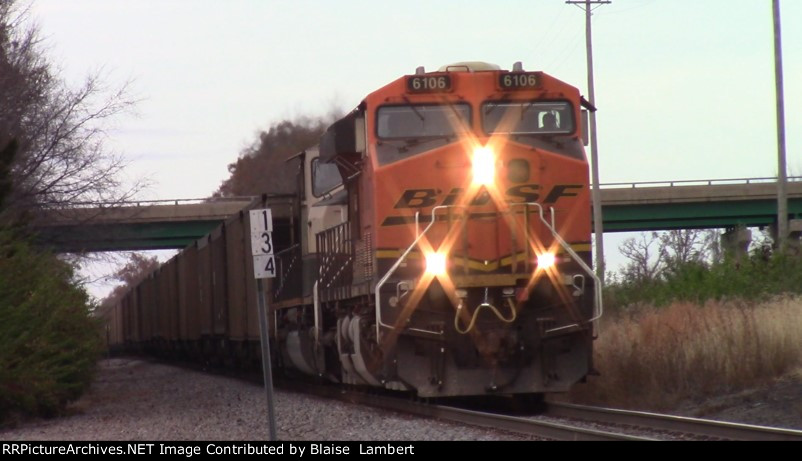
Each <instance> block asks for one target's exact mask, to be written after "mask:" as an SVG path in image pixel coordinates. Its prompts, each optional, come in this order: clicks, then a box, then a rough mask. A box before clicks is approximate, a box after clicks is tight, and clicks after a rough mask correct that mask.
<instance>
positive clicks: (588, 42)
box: [565, 0, 776, 288]
mask: <svg viewBox="0 0 802 461" xmlns="http://www.w3.org/2000/svg"><path fill="white" fill-rule="evenodd" d="M775 1H776V0H775ZM565 3H568V4H571V5H577V6H579V7H580V8H582V7H581V6H580V5H584V10H585V46H586V48H587V58H588V64H587V66H588V102H590V104H591V105H593V106H595V105H596V95H595V91H594V90H593V43H592V39H591V37H592V34H591V30H590V13H591V10H592V8H591V6H592V5H603V4H607V3H611V1H610V0H574V1H567V2H565ZM596 139H597V138H596V112H595V111H590V161H591V167H592V170H591V179H592V181H593V189H592V190H591V199H592V200H593V237H594V242H595V246H596V275H598V277H599V280H601V281H602V283H603V282H604V235H603V230H602V206H601V190H599V148H598V143H597V142H596ZM599 288H600V287H599Z"/></svg>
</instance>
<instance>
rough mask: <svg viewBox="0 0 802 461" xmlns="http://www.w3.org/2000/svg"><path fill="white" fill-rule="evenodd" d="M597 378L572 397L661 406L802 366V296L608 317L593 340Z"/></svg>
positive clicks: (683, 305) (681, 306) (675, 306)
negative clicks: (605, 323) (597, 337)
mask: <svg viewBox="0 0 802 461" xmlns="http://www.w3.org/2000/svg"><path fill="white" fill-rule="evenodd" d="M595 347H596V357H595V360H596V368H597V369H598V370H599V371H600V372H601V376H599V377H595V378H591V380H590V382H589V383H588V384H587V385H583V386H577V387H576V390H575V391H572V394H571V398H572V399H573V400H575V401H580V402H585V403H594V404H604V405H610V406H618V407H630V408H644V409H646V408H650V409H656V410H657V409H666V408H670V407H672V406H674V405H675V404H676V403H677V402H679V401H680V400H683V399H687V398H698V397H703V396H705V395H711V394H713V393H719V392H723V391H733V390H737V389H741V388H744V387H748V386H751V385H755V384H758V383H760V382H761V381H765V380H767V379H771V378H775V377H777V376H780V375H782V374H784V373H786V372H789V371H792V370H793V369H794V368H795V367H797V366H799V365H800V363H802V298H800V297H795V298H790V297H785V298H778V299H776V300H774V301H771V302H766V303H762V304H759V305H754V304H747V303H744V302H708V303H707V304H705V305H704V306H698V305H694V304H690V303H674V304H672V305H670V306H668V307H665V308H659V309H658V308H644V309H641V310H640V313H639V314H637V315H634V316H632V317H631V318H625V319H616V320H613V321H610V322H609V323H608V324H607V325H606V326H605V327H604V328H602V330H601V333H600V338H599V340H597V341H596V345H595Z"/></svg>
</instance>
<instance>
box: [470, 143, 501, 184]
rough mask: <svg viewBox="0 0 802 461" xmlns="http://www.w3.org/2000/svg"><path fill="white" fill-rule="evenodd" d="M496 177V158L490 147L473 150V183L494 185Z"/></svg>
mask: <svg viewBox="0 0 802 461" xmlns="http://www.w3.org/2000/svg"><path fill="white" fill-rule="evenodd" d="M495 177H496V156H495V154H493V149H491V148H489V147H477V148H475V149H474V150H473V183H474V184H485V185H486V184H493V181H494V179H495Z"/></svg>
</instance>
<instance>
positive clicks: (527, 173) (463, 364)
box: [108, 62, 601, 397]
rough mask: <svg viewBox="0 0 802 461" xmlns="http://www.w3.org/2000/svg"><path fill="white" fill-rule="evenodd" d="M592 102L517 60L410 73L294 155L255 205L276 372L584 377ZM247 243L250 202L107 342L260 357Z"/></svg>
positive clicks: (114, 315)
mask: <svg viewBox="0 0 802 461" xmlns="http://www.w3.org/2000/svg"><path fill="white" fill-rule="evenodd" d="M583 107H584V108H585V109H592V107H590V105H589V104H588V103H587V102H586V101H585V100H584V99H583V98H582V97H581V96H580V94H579V92H578V91H577V89H576V88H574V87H572V86H570V85H568V84H566V83H564V82H562V81H560V80H557V79H556V78H554V77H552V76H550V75H548V74H546V73H543V72H528V71H524V70H523V68H522V66H521V65H520V63H516V64H515V65H514V67H513V70H512V71H506V70H501V69H500V68H499V67H498V66H495V65H491V64H487V63H481V62H468V63H457V64H453V65H449V66H445V67H443V68H441V69H439V70H438V71H436V72H428V73H427V72H425V71H424V69H423V68H418V69H417V71H416V72H415V73H414V74H412V75H407V76H403V77H401V78H399V79H397V80H395V81H393V82H390V83H389V84H387V85H386V86H384V87H382V88H380V89H378V90H376V91H374V92H373V93H371V94H369V95H368V96H367V97H366V98H365V99H364V100H363V101H362V102H361V103H360V104H359V106H358V107H357V108H356V109H355V110H354V111H352V112H351V113H349V114H348V115H347V116H345V117H343V118H342V119H340V120H338V121H337V122H335V123H334V124H332V125H331V126H330V127H329V128H328V130H327V131H326V133H325V134H324V135H323V137H322V138H321V141H320V145H319V147H315V148H311V149H307V150H306V151H304V152H301V153H299V154H298V155H296V156H294V157H292V158H290V159H288V160H287V161H286V163H285V168H283V169H282V171H280V172H279V171H277V172H276V175H283V177H284V178H286V177H288V176H290V177H296V178H297V181H296V183H295V184H296V185H295V186H294V188H293V189H294V190H292V191H290V192H291V193H289V194H283V195H278V194H265V195H264V196H262V197H261V199H259V200H256V201H254V203H253V204H252V205H251V207H250V208H269V209H271V211H272V215H273V220H274V224H273V242H272V243H273V245H274V246H275V249H276V253H275V261H274V267H272V268H271V269H274V270H275V274H276V277H275V278H271V279H266V284H265V286H266V292H267V293H266V295H267V297H268V300H269V313H268V322H269V331H270V336H271V341H272V351H273V352H274V355H275V357H273V359H274V362H273V363H274V364H275V365H274V369H276V368H278V369H279V370H282V369H283V370H293V371H294V372H300V373H303V374H307V375H312V376H315V377H318V378H319V379H324V380H330V381H333V382H336V383H343V384H351V385H364V386H378V387H383V388H388V389H393V390H401V391H410V392H414V393H417V395H419V396H422V397H444V396H463V395H484V394H489V393H498V394H542V393H549V392H564V391H566V390H568V389H569V387H570V386H572V385H573V384H575V383H576V382H578V381H581V380H583V379H584V378H585V376H586V375H587V374H588V373H590V372H591V371H592V344H593V339H594V336H595V332H594V328H595V323H596V320H597V319H598V318H599V316H600V314H601V297H600V295H599V292H598V290H597V287H598V286H599V281H598V279H597V278H596V277H595V275H594V274H593V271H592V270H591V268H590V267H589V266H590V264H591V263H590V260H591V244H590V237H591V222H590V219H591V211H590V198H589V193H590V191H589V181H588V163H587V159H586V156H585V152H584V147H583V146H584V145H585V144H587V143H586V142H583V139H585V134H586V129H585V126H586V124H585V123H584V120H586V117H585V115H586V111H585V110H583ZM264 181H265V185H266V186H265V189H266V190H269V185H270V184H271V178H269V177H266V178H264ZM249 234H250V223H249V213H248V210H243V211H242V212H240V213H239V214H238V215H236V216H233V217H232V218H231V219H229V220H228V221H227V222H225V223H224V224H222V225H221V226H220V227H219V228H217V229H216V230H215V231H214V232H212V233H211V234H210V235H208V236H206V237H204V238H202V239H200V240H198V241H197V242H195V243H194V244H192V245H190V246H189V247H187V248H185V249H183V250H182V251H181V252H180V253H179V254H178V255H177V256H175V257H174V258H173V259H171V260H170V261H169V262H167V263H165V264H164V265H163V266H162V267H161V268H160V269H158V270H157V271H156V272H154V273H153V274H151V275H150V276H149V277H147V278H146V279H145V280H144V281H143V282H142V283H141V284H140V285H138V286H136V287H133V288H132V289H131V290H130V291H129V292H128V294H127V295H126V296H125V297H124V298H123V299H122V300H121V302H120V303H119V304H118V305H117V306H115V307H114V309H113V310H112V312H111V313H110V314H109V317H108V318H109V339H110V344H111V345H112V347H115V348H127V349H139V350H144V351H149V352H153V353H157V354H161V355H168V356H184V357H189V358H194V359H198V360H204V361H210V362H215V363H218V364H223V365H230V366H238V367H247V366H254V365H255V366H258V364H259V363H260V359H259V322H258V318H257V309H256V304H257V291H256V290H257V288H256V286H257V284H256V282H255V279H254V275H253V273H254V272H253V267H252V258H251V238H250V235H249Z"/></svg>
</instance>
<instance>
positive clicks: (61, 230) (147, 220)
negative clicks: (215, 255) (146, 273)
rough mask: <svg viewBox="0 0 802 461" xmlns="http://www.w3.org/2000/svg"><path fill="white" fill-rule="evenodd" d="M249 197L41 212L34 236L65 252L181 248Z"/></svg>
mask: <svg viewBox="0 0 802 461" xmlns="http://www.w3.org/2000/svg"><path fill="white" fill-rule="evenodd" d="M252 200H253V198H252V197H235V198H227V199H214V200H212V199H189V200H153V201H141V202H130V203H124V204H117V205H114V206H103V205H101V206H97V205H89V206H80V205H79V206H77V207H75V208H67V209H53V210H44V211H43V212H42V213H41V214H40V215H39V216H37V217H36V222H38V223H39V224H38V225H36V228H37V231H38V232H37V239H38V240H39V241H40V242H41V243H42V244H44V245H47V246H50V247H52V248H53V249H54V250H56V251H59V252H65V253H70V252H83V251H123V250H163V249H174V248H184V247H186V246H187V245H189V244H190V243H192V242H193V241H195V240H197V239H199V238H200V237H203V236H204V235H206V234H208V233H210V232H211V231H212V230H213V229H214V228H215V227H217V226H218V225H220V223H221V222H223V221H225V220H226V219H228V218H229V217H230V216H232V215H234V214H235V213H237V212H239V211H240V210H242V209H243V208H245V207H246V206H247V205H249V204H250V203H251V201H252Z"/></svg>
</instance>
